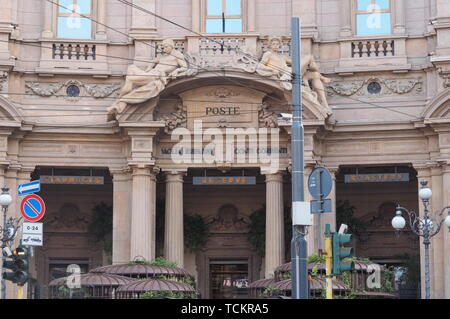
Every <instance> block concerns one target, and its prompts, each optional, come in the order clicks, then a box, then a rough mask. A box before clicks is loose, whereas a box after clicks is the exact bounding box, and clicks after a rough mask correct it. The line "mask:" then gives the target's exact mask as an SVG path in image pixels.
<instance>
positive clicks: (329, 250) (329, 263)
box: [325, 224, 333, 299]
mask: <svg viewBox="0 0 450 319" xmlns="http://www.w3.org/2000/svg"><path fill="white" fill-rule="evenodd" d="M332 242H333V240H332V235H331V225H330V224H326V225H325V253H326V272H327V299H333V276H332V274H333V271H332V269H333V247H332Z"/></svg>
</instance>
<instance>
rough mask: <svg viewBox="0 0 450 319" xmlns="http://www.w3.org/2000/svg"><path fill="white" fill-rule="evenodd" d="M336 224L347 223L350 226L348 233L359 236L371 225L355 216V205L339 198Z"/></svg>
mask: <svg viewBox="0 0 450 319" xmlns="http://www.w3.org/2000/svg"><path fill="white" fill-rule="evenodd" d="M336 224H337V225H341V224H346V225H347V226H348V233H350V234H354V235H355V236H357V237H359V236H360V235H361V233H362V232H364V231H366V230H367V228H368V226H369V223H367V222H364V221H363V220H361V219H360V218H357V217H355V207H354V206H352V205H351V204H350V202H349V201H348V200H345V201H341V200H338V201H337V202H336Z"/></svg>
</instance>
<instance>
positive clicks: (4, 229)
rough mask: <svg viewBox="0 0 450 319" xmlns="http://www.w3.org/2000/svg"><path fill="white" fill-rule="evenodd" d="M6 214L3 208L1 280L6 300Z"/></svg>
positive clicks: (3, 295) (3, 297) (3, 296)
mask: <svg viewBox="0 0 450 319" xmlns="http://www.w3.org/2000/svg"><path fill="white" fill-rule="evenodd" d="M6 214H7V208H6V207H3V229H2V248H1V249H2V251H1V254H2V259H1V261H2V264H1V268H0V269H1V272H0V278H1V282H2V291H1V292H2V299H6V281H5V280H4V279H3V258H4V257H3V248H5V247H6V236H5V231H6Z"/></svg>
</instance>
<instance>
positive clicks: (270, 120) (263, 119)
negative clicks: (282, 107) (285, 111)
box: [258, 102, 278, 128]
mask: <svg viewBox="0 0 450 319" xmlns="http://www.w3.org/2000/svg"><path fill="white" fill-rule="evenodd" d="M269 109H270V104H269V103H267V102H263V104H262V105H260V106H259V110H258V111H259V122H260V123H261V124H262V126H263V127H266V128H276V127H278V118H277V115H276V114H275V112H272V111H270V110H269Z"/></svg>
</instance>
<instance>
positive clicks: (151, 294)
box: [140, 290, 198, 299]
mask: <svg viewBox="0 0 450 319" xmlns="http://www.w3.org/2000/svg"><path fill="white" fill-rule="evenodd" d="M164 298H172V299H197V298H198V295H197V294H195V293H184V292H181V291H170V290H158V291H147V292H145V293H143V294H142V295H141V296H140V299H164Z"/></svg>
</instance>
